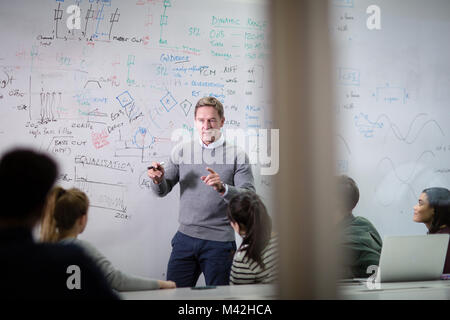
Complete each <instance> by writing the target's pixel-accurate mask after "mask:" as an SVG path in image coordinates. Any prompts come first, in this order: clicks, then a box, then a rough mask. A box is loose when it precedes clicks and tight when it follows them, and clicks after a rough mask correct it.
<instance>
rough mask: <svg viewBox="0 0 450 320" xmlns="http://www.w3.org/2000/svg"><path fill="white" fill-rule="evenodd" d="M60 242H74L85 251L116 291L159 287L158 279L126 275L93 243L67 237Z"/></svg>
mask: <svg viewBox="0 0 450 320" xmlns="http://www.w3.org/2000/svg"><path fill="white" fill-rule="evenodd" d="M60 243H62V244H71V243H74V244H76V245H78V246H80V247H81V248H83V250H84V251H85V252H86V254H87V255H88V256H89V257H91V259H92V260H93V261H94V262H95V263H96V264H97V266H98V267H99V268H100V270H101V271H102V272H103V274H104V275H105V277H106V280H107V281H108V283H109V285H110V286H111V288H113V289H114V290H117V291H134V290H154V289H159V283H158V280H153V279H148V278H143V277H138V276H133V275H128V274H126V273H123V272H122V271H120V270H117V269H115V268H114V266H113V265H112V264H111V262H110V261H109V260H108V259H107V258H106V257H105V256H104V255H103V254H102V253H101V252H100V251H98V250H97V249H96V248H95V247H94V246H93V245H91V244H90V243H89V242H87V241H84V240H79V239H75V238H68V239H64V240H61V241H60Z"/></svg>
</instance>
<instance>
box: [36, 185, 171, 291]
mask: <svg viewBox="0 0 450 320" xmlns="http://www.w3.org/2000/svg"><path fill="white" fill-rule="evenodd" d="M88 209H89V199H88V197H87V195H86V194H85V193H84V192H83V191H81V190H79V189H76V188H71V189H68V190H66V189H64V188H62V187H59V186H58V187H55V188H53V190H52V191H51V192H50V195H49V197H48V199H47V204H46V207H45V210H44V218H43V219H42V224H41V240H42V241H45V242H59V243H61V244H76V245H78V246H80V247H81V248H83V250H84V251H85V252H86V254H87V255H88V256H90V257H91V258H92V260H94V262H95V263H96V264H97V265H98V267H99V268H100V270H102V272H103V274H104V275H105V276H106V280H107V281H108V283H109V284H110V285H111V287H112V288H113V289H115V290H117V291H133V290H154V289H166V288H175V283H174V282H173V281H162V280H154V279H149V278H144V277H138V276H134V275H129V274H126V273H124V272H122V271H120V270H118V269H116V268H114V266H113V265H112V263H111V262H110V261H109V260H108V259H107V258H106V257H105V256H104V255H103V254H102V253H101V252H100V251H98V250H97V249H96V248H95V247H94V246H93V245H92V244H90V243H89V242H87V241H85V240H80V239H78V238H77V237H78V235H79V234H80V233H82V232H83V231H84V229H85V228H86V225H87V221H88V214H87V213H88Z"/></svg>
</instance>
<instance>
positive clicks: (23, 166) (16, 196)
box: [0, 149, 118, 300]
mask: <svg viewBox="0 0 450 320" xmlns="http://www.w3.org/2000/svg"><path fill="white" fill-rule="evenodd" d="M57 175H58V168H57V166H56V163H55V162H54V161H53V160H52V159H51V158H49V157H48V156H46V155H44V154H40V153H37V152H34V151H32V150H27V149H16V150H13V151H9V152H7V153H6V154H4V156H3V158H2V159H1V161H0V202H1V203H2V209H1V211H0V275H1V280H0V281H1V282H0V287H1V289H2V290H1V293H0V297H1V298H3V299H21V300H23V299H27V300H28V299H40V300H47V299H52V300H61V299H117V298H118V297H117V296H116V294H115V293H114V292H113V291H112V290H111V288H110V287H109V285H108V284H107V282H106V279H105V277H104V276H103V274H102V273H101V271H100V270H99V269H98V268H97V266H96V265H95V264H94V263H93V262H92V260H91V259H90V258H89V257H87V256H86V254H85V253H84V252H83V251H82V250H81V249H80V248H79V247H77V246H61V245H56V244H42V243H36V242H35V241H34V239H33V236H32V229H33V228H34V227H35V226H36V225H37V224H38V223H39V220H40V218H41V215H42V209H43V207H44V204H45V199H46V196H47V193H48V191H49V190H50V189H51V187H52V185H53V183H54V182H55V180H56V177H57Z"/></svg>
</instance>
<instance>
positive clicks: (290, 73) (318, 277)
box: [271, 0, 336, 299]
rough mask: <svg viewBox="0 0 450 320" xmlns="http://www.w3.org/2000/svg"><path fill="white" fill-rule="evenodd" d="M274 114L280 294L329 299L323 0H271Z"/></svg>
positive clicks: (328, 108) (330, 165)
mask: <svg viewBox="0 0 450 320" xmlns="http://www.w3.org/2000/svg"><path fill="white" fill-rule="evenodd" d="M271 6H272V7H271V15H272V16H271V20H272V21H271V25H272V26H273V29H272V45H273V47H272V54H273V60H272V63H273V64H272V68H273V76H272V81H273V82H272V83H273V112H274V115H273V118H274V120H275V127H276V128H279V129H280V170H279V173H278V175H277V177H276V188H275V190H276V191H275V194H274V203H275V210H276V220H277V222H276V224H277V226H278V231H279V232H280V272H281V274H280V283H279V294H280V298H282V299H323V298H335V297H336V286H335V269H336V254H335V253H336V250H335V248H334V246H335V243H336V241H335V240H334V235H333V216H332V214H333V208H334V205H333V201H334V200H333V199H334V197H333V188H332V185H331V183H330V180H331V178H332V177H333V175H334V158H333V152H332V151H333V143H332V140H333V112H332V99H333V98H332V85H331V80H332V77H331V62H330V56H331V55H330V44H329V38H328V24H327V10H328V8H327V2H326V1H322V0H320V1H318V0H309V1H308V0H307V1H301V0H273V1H272V4H271Z"/></svg>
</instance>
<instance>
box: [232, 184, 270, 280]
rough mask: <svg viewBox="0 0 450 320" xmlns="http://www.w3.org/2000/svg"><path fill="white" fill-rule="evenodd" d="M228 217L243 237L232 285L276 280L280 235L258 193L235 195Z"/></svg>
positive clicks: (234, 263)
mask: <svg viewBox="0 0 450 320" xmlns="http://www.w3.org/2000/svg"><path fill="white" fill-rule="evenodd" d="M228 218H229V219H230V223H231V226H232V227H233V229H234V230H235V231H236V233H238V234H239V235H240V236H241V237H242V239H243V240H242V244H241V246H240V247H239V249H238V250H237V251H236V253H235V255H234V259H233V264H232V267H231V274H230V284H250V283H270V282H273V281H275V280H276V279H277V236H276V234H275V233H273V232H272V221H271V219H270V216H269V215H268V214H267V210H266V207H265V206H264V203H263V202H262V201H261V199H260V198H259V197H258V195H257V194H256V193H254V192H251V191H248V192H245V193H241V194H239V195H237V196H235V197H233V198H232V199H231V200H230V202H229V204H228Z"/></svg>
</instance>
